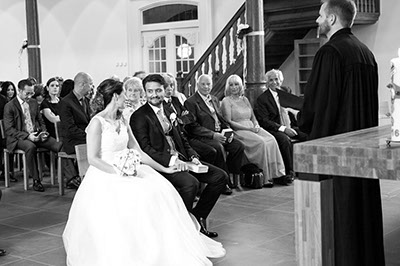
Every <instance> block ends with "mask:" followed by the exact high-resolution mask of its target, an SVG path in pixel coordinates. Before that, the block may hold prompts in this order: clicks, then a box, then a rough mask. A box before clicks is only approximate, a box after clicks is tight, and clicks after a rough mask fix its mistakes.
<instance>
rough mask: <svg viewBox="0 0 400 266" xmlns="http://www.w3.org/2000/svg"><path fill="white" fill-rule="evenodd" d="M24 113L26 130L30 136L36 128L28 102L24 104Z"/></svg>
mask: <svg viewBox="0 0 400 266" xmlns="http://www.w3.org/2000/svg"><path fill="white" fill-rule="evenodd" d="M22 107H23V111H24V117H25V129H26V132H28V133H29V134H30V133H32V132H34V131H35V128H34V126H33V123H32V118H31V112H30V110H29V104H28V103H27V102H25V101H24V102H23V103H22Z"/></svg>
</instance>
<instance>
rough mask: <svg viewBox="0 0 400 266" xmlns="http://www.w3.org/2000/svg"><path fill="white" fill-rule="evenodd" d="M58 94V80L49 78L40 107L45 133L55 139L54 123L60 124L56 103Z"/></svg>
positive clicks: (58, 99)
mask: <svg viewBox="0 0 400 266" xmlns="http://www.w3.org/2000/svg"><path fill="white" fill-rule="evenodd" d="M59 92H60V87H59V83H58V80H57V79H56V78H50V79H49V80H48V81H47V83H46V87H45V88H44V93H43V94H44V99H43V102H42V104H41V105H40V110H41V112H42V115H43V120H44V122H45V124H46V128H47V132H49V134H50V136H52V137H53V138H55V137H56V131H55V126H54V123H58V122H60V116H59V115H58V113H59V112H58V103H59V101H60V98H58V94H59Z"/></svg>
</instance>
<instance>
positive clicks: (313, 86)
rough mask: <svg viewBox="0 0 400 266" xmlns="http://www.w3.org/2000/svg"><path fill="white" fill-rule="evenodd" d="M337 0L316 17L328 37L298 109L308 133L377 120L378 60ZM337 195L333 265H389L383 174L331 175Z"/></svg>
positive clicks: (313, 136) (319, 134)
mask: <svg viewBox="0 0 400 266" xmlns="http://www.w3.org/2000/svg"><path fill="white" fill-rule="evenodd" d="M334 2H338V1H324V3H323V4H322V6H321V9H320V16H319V18H318V19H317V23H318V25H319V28H320V33H323V34H326V36H327V37H328V39H329V41H328V42H327V43H326V44H325V45H323V46H322V47H321V48H320V49H319V51H318V52H317V54H316V56H315V58H314V62H313V66H312V72H311V74H310V77H309V80H308V82H307V86H306V88H305V95H304V104H303V108H302V109H301V111H300V112H299V114H298V125H299V127H300V129H301V130H302V131H303V132H305V133H308V134H309V139H316V138H322V137H326V136H331V135H335V134H340V133H344V132H349V131H353V130H358V129H363V128H369V127H374V126H377V125H378V67H377V63H376V61H375V58H374V55H373V54H372V52H371V51H370V50H369V49H368V48H367V47H366V45H364V44H363V43H361V42H360V41H359V40H358V39H357V38H356V37H355V36H354V35H353V34H352V32H351V30H350V28H351V26H352V24H353V20H354V17H355V12H356V11H355V6H354V3H350V2H352V1H349V0H344V1H341V2H347V4H346V5H342V6H335V7H336V8H337V9H336V10H335V8H330V7H331V6H332V5H335V3H334ZM340 9H345V10H344V11H345V12H342V13H340V12H336V11H337V10H340ZM342 11H343V10H342ZM349 11H350V13H351V12H352V13H353V14H354V16H353V17H352V18H351V17H349V16H348V15H346V14H348V13H349ZM333 197H334V249H335V265H371V266H372V265H373V266H377V265H385V258H384V248H383V226H382V205H381V194H380V185H379V180H372V179H363V178H352V177H343V176H333Z"/></svg>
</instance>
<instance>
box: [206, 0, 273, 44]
mask: <svg viewBox="0 0 400 266" xmlns="http://www.w3.org/2000/svg"><path fill="white" fill-rule="evenodd" d="M265 1H266V0H265ZM244 2H245V0H213V1H212V17H213V26H212V27H213V32H212V34H213V38H215V37H217V35H218V34H219V33H220V32H221V30H222V29H223V28H224V27H225V25H226V24H227V23H228V21H229V20H230V19H231V18H232V17H233V15H234V14H235V13H236V11H238V9H239V8H240V7H241V6H242V4H243V3H244Z"/></svg>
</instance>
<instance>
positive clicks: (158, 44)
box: [154, 38, 160, 48]
mask: <svg viewBox="0 0 400 266" xmlns="http://www.w3.org/2000/svg"><path fill="white" fill-rule="evenodd" d="M158 47H160V38H158V39H157V40H156V41H155V42H154V48H158Z"/></svg>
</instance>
